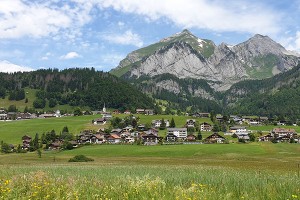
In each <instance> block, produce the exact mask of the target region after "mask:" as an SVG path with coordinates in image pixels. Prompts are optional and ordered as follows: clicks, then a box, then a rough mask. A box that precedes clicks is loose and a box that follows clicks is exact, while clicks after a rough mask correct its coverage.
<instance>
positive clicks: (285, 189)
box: [0, 115, 300, 200]
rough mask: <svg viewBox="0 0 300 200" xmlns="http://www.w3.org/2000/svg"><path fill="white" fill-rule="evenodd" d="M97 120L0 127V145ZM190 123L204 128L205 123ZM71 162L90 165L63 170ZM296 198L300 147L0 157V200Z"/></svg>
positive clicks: (108, 148) (133, 148)
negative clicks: (79, 159)
mask: <svg viewBox="0 0 300 200" xmlns="http://www.w3.org/2000/svg"><path fill="white" fill-rule="evenodd" d="M118 116H119V117H120V118H123V117H125V115H118ZM99 117H101V116H100V115H96V116H81V117H62V118H51V119H34V120H27V121H10V122H0V140H3V141H5V142H8V143H13V144H18V143H21V137H22V136H23V135H24V134H29V135H32V136H34V134H35V133H43V132H47V131H51V130H52V129H54V130H55V131H56V132H57V133H59V132H60V131H61V130H62V128H63V127H64V126H68V128H69V130H70V132H72V133H73V134H77V133H79V132H80V131H81V130H83V129H94V130H97V129H99V128H101V127H103V126H95V125H92V124H91V121H92V120H93V119H96V118H99ZM138 117H139V118H140V123H149V122H151V120H153V119H162V118H164V119H165V120H166V119H168V120H171V118H172V117H174V120H175V122H176V126H177V127H181V126H183V125H184V123H185V121H186V119H188V118H190V117H186V116H163V115H160V116H145V115H138ZM197 121H198V122H199V123H201V122H204V121H206V122H210V120H209V119H207V118H206V119H197ZM260 128H262V127H260ZM265 128H266V129H268V130H271V129H272V128H273V127H265ZM269 128H270V129H269ZM203 134H209V133H203ZM76 155H85V156H87V157H89V158H92V159H94V161H93V162H87V163H71V162H68V160H69V159H70V158H72V157H74V156H76ZM299 198H300V145H299V144H289V143H279V144H273V143H268V142H267V143H258V142H253V143H249V144H239V143H230V144H191V145H183V144H182V145H157V146H142V145H141V146H139V145H86V146H83V147H80V148H77V149H74V150H70V151H42V153H41V157H39V155H38V154H37V152H28V153H10V154H0V199H21V200H22V199H97V200H100V199H138V200H139V199H158V200H160V199H172V200H173V199H178V200H181V199H186V200H187V199H208V200H210V199H212V200H215V199H216V200H217V199H228V200H232V199H251V200H253V199H254V200H256V199H259V200H265V199H266V200H273V199H290V200H292V199H299Z"/></svg>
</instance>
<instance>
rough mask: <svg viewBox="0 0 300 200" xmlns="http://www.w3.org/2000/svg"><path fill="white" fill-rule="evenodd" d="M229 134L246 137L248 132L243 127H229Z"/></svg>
mask: <svg viewBox="0 0 300 200" xmlns="http://www.w3.org/2000/svg"><path fill="white" fill-rule="evenodd" d="M229 132H230V133H231V135H233V134H236V135H248V133H249V132H248V130H247V129H246V127H244V126H233V127H230V130H229Z"/></svg>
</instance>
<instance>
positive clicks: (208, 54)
mask: <svg viewBox="0 0 300 200" xmlns="http://www.w3.org/2000/svg"><path fill="white" fill-rule="evenodd" d="M154 47H155V48H154ZM145 52H147V53H145ZM298 62H299V57H297V56H295V55H293V54H292V53H291V52H289V51H287V50H286V49H285V48H284V47H283V46H281V45H280V44H278V43H276V42H274V41H273V40H272V39H270V38H269V37H267V36H262V35H255V36H254V37H252V38H250V39H249V40H247V41H246V42H243V43H240V44H238V45H235V46H229V45H226V44H225V43H222V44H220V45H219V46H215V44H214V43H213V42H211V41H209V40H203V39H199V38H197V37H196V36H194V35H193V34H191V33H190V32H189V31H187V30H184V31H183V32H181V33H179V34H175V35H173V36H171V37H169V38H165V39H163V40H161V41H160V42H159V43H156V44H154V45H151V46H149V47H145V48H143V49H142V50H141V51H139V50H137V51H135V52H133V53H131V54H129V55H128V56H127V57H126V58H125V59H124V60H123V61H121V62H120V65H119V66H118V68H116V70H118V69H121V68H123V67H126V66H130V65H132V66H133V64H134V67H128V71H127V73H126V77H129V78H139V77H141V76H149V77H153V76H156V75H160V74H165V73H169V74H172V75H175V76H176V77H178V78H180V79H183V78H194V79H205V80H208V81H210V84H211V87H213V88H214V89H215V90H218V91H224V90H227V89H229V88H230V86H231V85H232V84H234V83H236V82H239V81H241V80H245V79H261V78H268V77H271V76H272V75H275V74H277V73H280V72H284V71H287V70H289V69H291V68H293V67H294V66H296V65H297V64H298Z"/></svg>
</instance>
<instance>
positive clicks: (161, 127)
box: [159, 118, 166, 130]
mask: <svg viewBox="0 0 300 200" xmlns="http://www.w3.org/2000/svg"><path fill="white" fill-rule="evenodd" d="M165 128H166V122H165V120H164V118H162V119H161V123H160V127H159V129H160V130H164V129H165Z"/></svg>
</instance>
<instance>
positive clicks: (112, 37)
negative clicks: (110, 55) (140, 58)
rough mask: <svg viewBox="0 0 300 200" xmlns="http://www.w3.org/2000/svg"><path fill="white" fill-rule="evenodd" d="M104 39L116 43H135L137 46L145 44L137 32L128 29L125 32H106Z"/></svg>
mask: <svg viewBox="0 0 300 200" xmlns="http://www.w3.org/2000/svg"><path fill="white" fill-rule="evenodd" d="M103 39H105V40H107V41H109V42H111V43H115V44H121V45H134V46H137V47H142V46H143V44H144V43H143V41H142V39H141V37H140V36H139V35H138V34H136V33H132V31H131V30H128V31H126V32H125V33H123V34H115V33H114V34H108V33H106V34H104V35H103Z"/></svg>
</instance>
